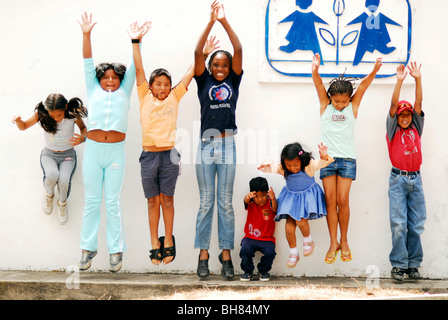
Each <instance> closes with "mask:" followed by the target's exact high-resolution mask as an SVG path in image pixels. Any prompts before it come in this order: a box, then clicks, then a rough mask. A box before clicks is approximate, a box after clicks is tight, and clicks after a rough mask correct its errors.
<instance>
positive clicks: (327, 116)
mask: <svg viewBox="0 0 448 320" xmlns="http://www.w3.org/2000/svg"><path fill="white" fill-rule="evenodd" d="M320 122H321V127H322V140H323V143H324V144H325V145H326V146H327V147H328V154H329V155H331V156H332V157H333V158H351V159H356V145H355V122H356V118H355V115H354V114H353V107H352V103H351V102H350V104H349V105H348V107H346V108H344V109H343V110H342V111H338V110H336V109H335V107H334V106H333V105H332V104H329V105H328V106H327V108H326V109H325V111H324V113H323V114H322V116H321V117H320Z"/></svg>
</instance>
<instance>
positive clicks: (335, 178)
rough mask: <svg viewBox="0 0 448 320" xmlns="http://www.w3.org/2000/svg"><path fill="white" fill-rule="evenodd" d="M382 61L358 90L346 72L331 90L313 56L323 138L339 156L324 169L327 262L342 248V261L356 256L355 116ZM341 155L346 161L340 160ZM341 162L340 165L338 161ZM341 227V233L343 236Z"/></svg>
mask: <svg viewBox="0 0 448 320" xmlns="http://www.w3.org/2000/svg"><path fill="white" fill-rule="evenodd" d="M381 65H382V60H381V58H380V59H377V60H376V63H375V65H374V67H373V70H372V72H371V73H370V74H368V75H367V76H366V77H365V78H364V79H363V80H362V81H361V83H360V85H359V87H358V89H357V90H356V92H355V90H354V87H353V83H354V80H355V79H349V78H344V75H341V76H340V77H338V78H336V79H334V80H333V81H331V82H330V87H329V88H328V91H327V90H326V89H325V86H324V84H323V82H322V78H321V77H320V75H319V67H320V55H319V54H316V55H315V56H314V57H313V63H312V78H313V82H314V86H315V87H316V91H317V95H318V98H319V103H320V116H321V126H322V138H323V139H322V141H323V143H324V144H325V145H327V146H328V154H329V155H331V156H332V157H333V158H334V159H335V162H334V163H333V164H332V165H329V166H328V167H327V168H326V169H325V171H322V170H321V179H322V184H323V186H324V190H325V200H326V204H327V224H328V231H329V233H330V248H329V249H328V252H327V254H326V256H325V262H326V263H333V262H335V261H336V257H337V254H338V252H339V251H341V260H342V261H344V262H347V261H350V260H352V253H351V251H350V247H349V245H348V240H347V233H348V223H349V218H350V208H349V194H350V187H351V184H352V181H353V180H354V179H355V177H356V171H355V174H353V170H354V168H353V164H354V165H355V168H356V148H355V137H354V127H355V120H356V118H357V117H358V108H359V105H360V103H361V100H362V97H363V96H364V93H365V92H366V90H367V88H368V87H369V86H370V84H371V83H372V81H373V79H374V78H375V76H376V74H377V72H378V71H379V70H380V68H381ZM338 158H339V159H340V160H344V161H338ZM338 163H339V165H336V164H338ZM349 165H350V166H351V167H350V168H349V167H348V166H349ZM343 166H345V167H343ZM349 170H351V175H350V176H351V177H350V178H349V177H347V176H348V175H346V173H347V171H349ZM343 173H344V174H343ZM338 229H339V230H340V236H341V237H340V239H339V240H338V239H337V234H338Z"/></svg>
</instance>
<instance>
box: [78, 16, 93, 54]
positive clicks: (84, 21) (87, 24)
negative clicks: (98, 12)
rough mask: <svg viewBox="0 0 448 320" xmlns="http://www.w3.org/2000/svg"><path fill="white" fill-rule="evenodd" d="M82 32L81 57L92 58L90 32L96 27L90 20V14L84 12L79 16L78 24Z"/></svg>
mask: <svg viewBox="0 0 448 320" xmlns="http://www.w3.org/2000/svg"><path fill="white" fill-rule="evenodd" d="M78 23H79V25H80V26H81V30H82V35H83V38H82V56H83V58H84V59H87V58H92V42H91V40H90V33H91V32H92V29H93V27H94V26H95V25H96V22H93V20H92V13H90V14H88V13H87V12H84V14H83V15H82V16H81V22H79V21H78Z"/></svg>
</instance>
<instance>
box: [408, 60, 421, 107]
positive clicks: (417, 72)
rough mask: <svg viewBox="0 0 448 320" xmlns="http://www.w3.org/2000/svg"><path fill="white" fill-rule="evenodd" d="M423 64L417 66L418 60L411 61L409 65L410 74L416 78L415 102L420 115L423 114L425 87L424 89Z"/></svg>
mask: <svg viewBox="0 0 448 320" xmlns="http://www.w3.org/2000/svg"><path fill="white" fill-rule="evenodd" d="M421 68H422V65H421V64H420V65H419V66H418V67H417V62H411V64H410V65H408V69H409V74H410V75H411V76H412V77H413V78H414V79H415V102H414V111H415V112H417V113H418V114H419V115H421V114H422V102H423V89H422V72H421Z"/></svg>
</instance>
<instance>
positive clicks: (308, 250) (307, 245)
mask: <svg viewBox="0 0 448 320" xmlns="http://www.w3.org/2000/svg"><path fill="white" fill-rule="evenodd" d="M313 252H314V241H311V242H304V243H303V255H304V256H305V257H308V256H310V255H312V254H313Z"/></svg>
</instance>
